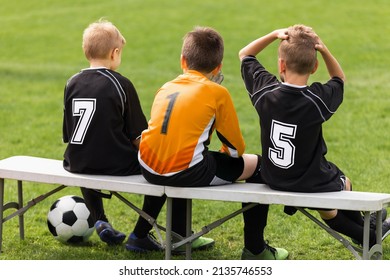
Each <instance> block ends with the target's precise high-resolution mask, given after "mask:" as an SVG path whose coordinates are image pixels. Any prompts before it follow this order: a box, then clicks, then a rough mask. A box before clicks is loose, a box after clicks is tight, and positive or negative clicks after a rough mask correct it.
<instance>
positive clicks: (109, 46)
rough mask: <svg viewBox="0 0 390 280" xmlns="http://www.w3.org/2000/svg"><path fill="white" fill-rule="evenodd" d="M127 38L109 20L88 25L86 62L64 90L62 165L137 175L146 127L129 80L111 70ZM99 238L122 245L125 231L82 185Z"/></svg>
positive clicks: (82, 170) (98, 197)
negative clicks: (115, 226) (63, 147)
mask: <svg viewBox="0 0 390 280" xmlns="http://www.w3.org/2000/svg"><path fill="white" fill-rule="evenodd" d="M125 43H126V41H125V38H124V37H123V36H122V34H121V33H120V32H119V30H118V29H117V28H116V27H115V26H114V25H113V24H112V23H111V22H108V21H99V22H95V23H92V24H90V25H89V26H88V27H87V28H86V29H85V30H84V34H83V50H84V54H85V56H86V58H87V59H88V61H89V64H90V67H89V68H87V69H83V70H81V71H80V72H79V73H77V74H75V75H74V76H72V77H71V78H70V79H69V80H68V81H67V84H66V86H65V90H64V118H63V140H64V142H65V143H68V145H67V148H66V151H65V154H64V161H63V164H64V168H65V169H66V170H68V171H70V172H75V173H86V174H104V175H119V176H120V175H133V174H140V173H141V171H140V166H139V163H138V159H137V155H138V146H139V140H140V136H141V132H142V131H143V130H144V129H145V128H147V121H146V118H145V116H144V114H143V112H142V108H141V105H140V101H139V99H138V95H137V92H136V90H135V88H134V86H133V84H132V83H131V82H130V81H129V80H128V79H127V78H125V77H124V76H122V75H120V74H119V73H118V72H115V70H116V69H117V68H118V67H119V65H120V63H121V54H122V49H123V46H124V45H125ZM81 191H82V194H83V197H84V199H85V203H86V205H87V207H88V209H89V210H90V211H91V215H92V217H93V220H94V222H95V228H96V230H97V233H98V234H99V237H100V238H101V240H102V241H104V242H106V243H108V244H120V243H122V242H123V240H124V239H125V237H126V235H125V234H123V233H121V232H119V231H117V230H115V229H113V228H112V226H111V225H110V224H109V223H108V219H107V217H106V215H105V212H104V207H103V201H102V196H101V194H99V192H96V191H94V190H90V189H85V188H81Z"/></svg>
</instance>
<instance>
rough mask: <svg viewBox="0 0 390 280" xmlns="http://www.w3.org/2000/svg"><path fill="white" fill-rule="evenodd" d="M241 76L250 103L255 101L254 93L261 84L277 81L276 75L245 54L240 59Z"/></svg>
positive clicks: (255, 93) (254, 58)
mask: <svg viewBox="0 0 390 280" xmlns="http://www.w3.org/2000/svg"><path fill="white" fill-rule="evenodd" d="M241 76H242V79H243V81H244V85H245V88H246V90H247V92H248V94H249V97H250V99H251V101H252V104H254V103H255V102H256V100H257V97H256V95H257V93H258V92H259V90H260V89H261V87H262V86H263V85H265V84H267V85H270V84H275V83H279V81H278V79H277V78H276V76H275V75H273V74H271V73H269V72H268V71H267V70H266V69H265V68H264V66H263V65H261V64H260V62H259V61H258V60H257V59H256V57H254V56H247V57H245V58H244V59H243V60H242V62H241Z"/></svg>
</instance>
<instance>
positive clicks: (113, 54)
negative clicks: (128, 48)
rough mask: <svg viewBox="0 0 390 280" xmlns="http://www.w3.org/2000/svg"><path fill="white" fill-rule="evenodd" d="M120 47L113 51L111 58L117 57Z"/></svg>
mask: <svg viewBox="0 0 390 280" xmlns="http://www.w3.org/2000/svg"><path fill="white" fill-rule="evenodd" d="M119 52H120V51H119V49H118V48H115V49H113V50H112V51H111V54H110V58H111V59H114V58H115V55H117V54H119Z"/></svg>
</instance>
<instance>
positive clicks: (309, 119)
mask: <svg viewBox="0 0 390 280" xmlns="http://www.w3.org/2000/svg"><path fill="white" fill-rule="evenodd" d="M277 39H280V40H281V42H280V45H279V49H278V56H279V58H278V70H279V76H280V80H281V81H279V80H278V79H277V77H276V76H274V75H273V74H271V73H269V72H268V71H267V70H266V69H265V68H264V66H263V65H262V64H260V62H259V61H258V60H257V59H256V55H258V54H259V53H260V52H261V51H262V50H263V49H264V48H266V47H267V46H268V45H269V44H271V43H272V42H274V41H275V40H277ZM317 51H318V52H319V53H320V54H321V56H322V58H323V60H324V62H325V65H326V67H327V70H328V73H329V76H330V80H329V81H328V82H326V83H325V84H322V83H319V82H314V83H312V84H311V85H309V86H308V85H307V81H308V79H309V76H310V75H311V74H313V73H314V72H315V71H316V70H317V67H318V60H317ZM239 57H240V60H241V72H242V78H243V80H244V83H245V87H246V89H247V91H248V93H249V97H250V99H251V101H252V104H253V106H254V107H255V109H256V111H257V113H258V115H259V117H260V126H261V144H262V155H263V157H262V163H261V165H262V168H261V178H262V180H264V182H265V183H266V184H268V185H269V186H270V187H271V188H273V189H277V190H282V191H294V192H327V191H342V190H352V184H351V182H350V180H349V179H348V178H347V177H346V176H345V175H344V174H343V172H342V171H341V170H340V169H339V168H338V167H337V166H336V165H335V164H333V163H332V162H329V161H327V159H326V158H325V155H326V153H327V147H326V144H325V141H324V138H323V135H322V124H323V123H324V122H325V121H327V120H328V119H329V118H330V117H331V116H332V115H333V114H334V113H335V111H336V110H337V108H338V107H339V106H340V104H341V103H342V100H343V92H344V80H345V76H344V72H343V70H342V68H341V66H340V65H339V63H338V61H337V60H336V59H335V57H334V56H333V55H332V54H331V52H330V51H329V50H328V48H327V47H326V46H325V44H324V43H323V42H322V41H321V39H320V38H319V37H318V36H317V34H316V33H315V32H314V31H313V30H312V29H311V28H310V27H307V26H304V25H294V26H292V27H289V28H286V29H279V30H275V31H273V32H271V33H269V34H267V35H265V36H263V37H261V38H259V39H256V40H254V41H253V42H251V43H249V44H248V45H247V46H245V47H244V48H243V49H241V50H240V52H239ZM318 212H319V214H320V216H321V218H322V219H323V220H324V221H325V223H327V224H328V225H329V226H330V227H331V228H333V229H334V230H336V231H338V232H340V233H343V234H345V235H347V236H350V237H351V238H353V239H354V240H356V241H357V242H359V243H360V244H362V243H363V219H362V216H361V213H359V212H356V211H345V210H322V209H320V210H318ZM382 229H383V238H384V237H386V236H387V235H388V234H389V233H390V220H389V219H388V220H385V221H384V222H383V225H382ZM375 242H376V237H375V229H374V228H372V229H371V232H370V246H372V245H374V244H375Z"/></svg>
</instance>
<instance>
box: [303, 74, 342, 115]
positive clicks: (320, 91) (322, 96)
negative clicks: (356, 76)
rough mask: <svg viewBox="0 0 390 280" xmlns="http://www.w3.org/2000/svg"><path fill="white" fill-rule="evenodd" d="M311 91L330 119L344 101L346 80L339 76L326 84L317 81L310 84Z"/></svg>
mask: <svg viewBox="0 0 390 280" xmlns="http://www.w3.org/2000/svg"><path fill="white" fill-rule="evenodd" d="M309 92H310V93H311V94H313V95H315V96H316V98H313V100H314V102H316V104H317V106H318V108H319V109H320V110H321V112H322V115H323V116H324V118H325V120H328V119H330V117H331V116H332V115H333V114H334V113H335V112H336V110H337V109H338V108H339V106H340V105H341V103H342V102H343V98H344V82H343V80H341V79H340V78H337V77H334V78H332V79H330V80H329V81H328V82H327V83H325V84H321V83H318V82H315V83H313V84H311V85H310V87H309Z"/></svg>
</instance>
